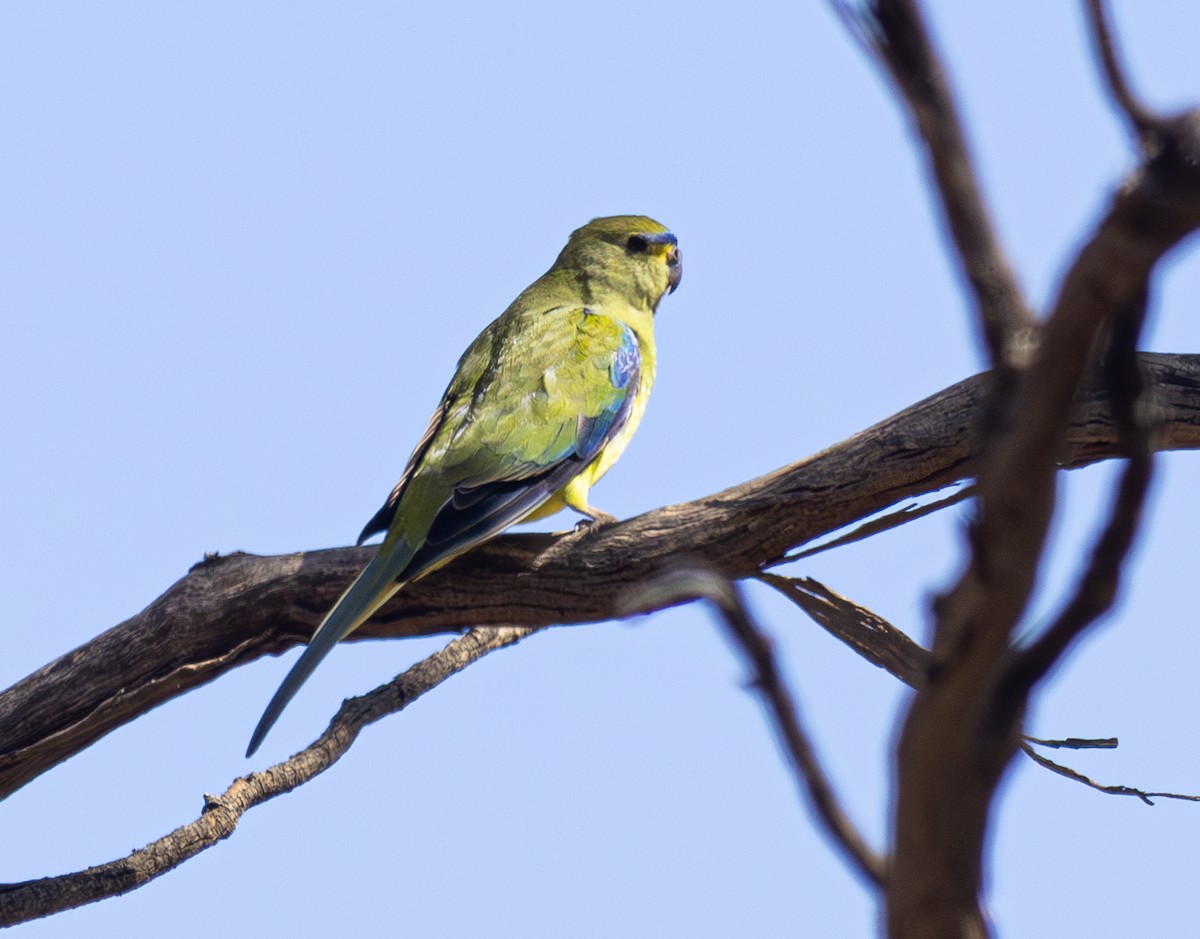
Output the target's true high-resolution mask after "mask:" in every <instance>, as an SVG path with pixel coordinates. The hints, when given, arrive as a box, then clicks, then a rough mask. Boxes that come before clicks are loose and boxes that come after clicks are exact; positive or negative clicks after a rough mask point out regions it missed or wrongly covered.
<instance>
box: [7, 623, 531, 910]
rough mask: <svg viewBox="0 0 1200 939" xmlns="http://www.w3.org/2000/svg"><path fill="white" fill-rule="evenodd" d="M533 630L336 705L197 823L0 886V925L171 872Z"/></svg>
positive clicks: (501, 631)
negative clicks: (309, 734)
mask: <svg viewBox="0 0 1200 939" xmlns="http://www.w3.org/2000/svg"><path fill="white" fill-rule="evenodd" d="M533 631H534V630H533V629H531V628H529V627H507V628H506V627H492V628H487V629H473V630H471V631H470V632H469V633H467V634H466V635H465V636H461V637H459V638H458V639H454V640H452V641H451V642H450V643H449V644H448V645H446V646H445V647H444V648H442V649H439V650H438V651H437V652H435V653H433V655H430V656H429V657H427V658H425V659H423V660H422V661H420V662H418V663H417V664H416V665H414V666H413V667H412V668H410V669H408V671H406V672H404V673H403V674H402V675H398V676H397V677H396V678H395V679H393V680H392V681H390V682H388V683H387V684H386V685H380V686H379V687H378V688H376V689H375V690H374V691H372V692H370V693H369V694H365V695H362V696H361V697H357V698H350V699H349V700H347V701H345V702H343V704H342V706H341V707H340V708H339V709H338V712H337V714H335V715H334V717H333V720H332V721H330V724H329V727H328V728H327V729H326V730H325V732H324V733H323V734H321V736H320V737H319V738H317V740H316V741H314V742H313V743H312V744H310V745H309V746H308V747H306V748H305V749H303V750H301V751H300V752H299V753H297V754H295V755H294V756H292V757H290V758H288V759H287V760H284V761H283V762H282V763H277V764H275V765H274V766H272V767H270V768H269V769H265V770H262V771H260V772H256V773H251V774H250V775H249V776H241V777H238V778H237V779H235V780H234V781H233V783H232V784H231V785H230V786H229V788H228V789H226V790H225V791H224V792H223V793H221V795H219V796H209V795H206V796H205V797H204V810H203V811H202V812H201V814H200V816H199V818H197V819H196V820H195V821H193V822H189V823H188V824H186V825H183V826H182V827H180V828H177V829H175V830H174V831H173V832H171V833H170V834H168V835H164V836H163V837H162V838H159V839H158V840H157V841H154V842H151V843H150V844H148V845H146V847H144V848H140V849H139V850H137V851H134V852H132V853H131V854H129V855H127V856H126V857H123V858H120V859H119V860H116V861H109V862H108V863H106V864H98V865H96V866H95V867H89V868H87V869H86V870H82V871H79V872H78V873H74V874H63V875H62V876H59V877H46V878H42V879H40V880H29V881H25V882H24V883H18V884H0V926H12V925H14V924H16V923H24V922H28V921H29V920H31V919H37V918H39V917H42V916H49V915H50V914H52V913H58V912H61V911H63V910H69V909H72V908H74V907H77V906H83V905H84V904H86V903H93V902H95V901H96V900H102V899H104V898H106V897H112V896H117V895H119V894H122V893H128V892H129V891H130V890H133V889H135V888H137V887H140V886H142V885H143V884H145V883H148V882H149V881H151V880H153V879H154V878H155V877H158V876H159V875H160V874H165V873H166V872H167V871H169V870H172V869H173V868H175V867H178V866H179V865H180V864H182V863H183V862H184V861H186V860H188V859H189V858H192V857H195V856H196V855H197V854H199V853H200V852H201V851H203V850H205V849H206V848H210V847H212V846H213V845H214V844H216V843H217V842H218V841H221V840H223V839H225V838H228V837H229V836H230V835H231V834H233V831H234V829H235V828H236V827H237V824H238V822H239V821H240V819H241V817H242V816H243V815H244V814H245V813H246V812H247V811H248V810H249V809H252V808H253V807H254V806H256V805H261V804H262V803H263V802H266V801H267V800H268V799H273V798H275V796H278V795H282V794H283V793H285V792H291V791H292V790H293V789H295V788H296V787H298V786H301V785H303V784H304V783H306V782H308V781H309V780H310V779H312V778H313V777H314V776H317V775H318V774H320V773H323V772H324V771H325V770H327V769H329V767H331V766H332V765H333V764H334V763H336V762H337V761H338V760H339V759H341V757H342V755H343V754H344V753H345V752H346V751H347V750H348V749H349V748H350V745H351V744H352V743H353V742H354V740H355V738H356V737H357V736H358V733H359V731H360V730H362V728H364V727H365V726H367V725H368V724H371V723H374V722H375V721H377V720H379V719H380V718H382V717H385V716H386V715H388V714H393V713H395V712H396V711H401V710H403V709H404V708H406V707H407V706H408V705H409V704H411V703H412V702H413V701H415V700H416V699H417V698H419V697H420V696H421V695H423V694H424V693H425V692H427V691H429V690H430V689H432V688H435V687H437V686H438V685H439V684H441V683H442V682H443V681H445V680H446V679H447V678H449V677H450V676H451V675H453V674H455V673H456V672H458V671H461V670H462V669H464V668H466V667H467V666H468V665H470V664H471V663H472V662H475V661H477V660H478V659H480V658H482V657H483V656H485V655H487V654H488V653H489V652H494V651H495V650H497V649H503V648H504V647H505V646H510V645H513V644H514V643H516V642H519V641H520V640H521V639H524V638H525V637H526V636H528V635H529V634H530V633H531V632H533Z"/></svg>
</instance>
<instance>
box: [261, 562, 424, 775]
mask: <svg viewBox="0 0 1200 939" xmlns="http://www.w3.org/2000/svg"><path fill="white" fill-rule="evenodd" d="M412 556H413V551H412V549H411V548H410V547H409V546H408V544H407V542H406V541H405V540H404V539H403V538H401V539H400V540H399V541H398V542H396V543H395V544H394V545H388V544H387V543H385V544H384V545H383V547H382V548H380V550H379V553H378V554H377V555H375V557H374V558H373V559H372V560H371V563H370V564H368V565H367V566H366V567H365V568H363V572H362V573H361V574H359V575H358V577H357V578H355V580H354V582H353V583H352V584H351V585H350V586H349V587H348V588H346V592H345V593H343V594H342V596H341V599H340V600H338V602H337V603H335V604H334V605H333V609H332V610H330V611H329V614H328V615H327V616H326V617H325V619H324V621H323V622H322V623H321V625H320V626H318V627H317V631H316V632H315V633H313V637H312V639H311V640H309V643H308V648H307V649H305V650H304V653H303V654H302V655H301V656H300V658H299V659H297V661H296V664H295V665H293V666H292V670H291V671H290V672H288V674H287V678H285V679H284V680H283V684H281V685H280V686H279V690H278V691H276V692H275V696H274V697H273V698H271V703H270V704H268V705H267V709H266V710H265V711H263V716H262V717H261V718H260V719H259V721H258V726H257V727H255V728H254V734H253V735H252V736H251V737H250V746H249V747H247V748H246V756H253V755H254V751H255V750H257V749H258V748H259V745H260V744H262V742H263V739H264V738H265V737H266V736H267V733H268V731H270V729H271V728H272V727H273V726H274V724H275V722H276V721H277V720H278V719H279V715H280V714H282V713H283V709H284V708H285V707H287V705H288V702H289V701H291V700H292V698H293V697H294V696H295V694H296V692H297V691H299V690H300V686H301V685H303V684H304V682H305V681H306V680H307V679H308V676H309V675H311V674H312V673H313V670H314V669H315V668H316V667H317V666H318V665H319V664H320V663H321V660H322V659H324V658H325V656H327V655H328V654H329V652H330V650H331V649H332V648H333V647H334V646H335V645H337V644H338V643H339V642H340V641H341V640H342V639H344V638H346V636H348V635H350V633H352V632H354V630H356V629H358V627H359V626H361V625H362V624H363V623H365V622H366V621H367V620H368V619H370V618H371V615H372V614H374V612H375V611H376V610H378V609H379V608H380V607H381V606H383V605H384V604H385V603H386V602H387V601H388V600H389V599H391V597H392V596H393V595H394V594H395V593H396V591H398V590H399V589H400V588H401V587H402V586H403V582H402V581H401V580H400V579H399V578H400V577H401V575H402V574H403V573H404V569H405V568H406V567H407V566H408V562H409V561H411V560H412Z"/></svg>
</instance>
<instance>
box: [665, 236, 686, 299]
mask: <svg viewBox="0 0 1200 939" xmlns="http://www.w3.org/2000/svg"><path fill="white" fill-rule="evenodd" d="M682 279H683V252H681V251H680V250H679V246H678V245H671V247H670V248H669V249H668V250H667V284H668V285H670V289H669V290H668V291H667V293H674V292H675V288H676V287H678V286H679V282H680V281H681V280H682Z"/></svg>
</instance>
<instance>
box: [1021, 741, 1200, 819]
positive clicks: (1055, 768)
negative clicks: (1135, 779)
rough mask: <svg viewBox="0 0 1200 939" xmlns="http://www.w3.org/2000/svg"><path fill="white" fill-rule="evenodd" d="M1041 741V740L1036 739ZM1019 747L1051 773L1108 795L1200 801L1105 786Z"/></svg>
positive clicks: (1199, 798)
mask: <svg viewBox="0 0 1200 939" xmlns="http://www.w3.org/2000/svg"><path fill="white" fill-rule="evenodd" d="M1037 742H1038V743H1041V741H1037ZM1021 749H1022V750H1023V751H1025V755H1026V756H1028V757H1029V758H1030V759H1031V760H1033V762H1035V763H1037V764H1038V765H1039V766H1043V767H1045V768H1046V769H1048V770H1050V772H1052V773H1058V775H1059V776H1065V777H1066V778H1067V779H1071V780H1074V781H1075V782H1077V783H1081V784H1082V785H1084V786H1087V787H1088V788H1090V789H1096V790H1098V791H1100V792H1103V793H1105V794H1106V795H1110V796H1134V797H1135V798H1138V799H1141V800H1142V801H1143V802H1144V803H1146V805H1153V804H1154V801H1153V800H1155V799H1179V800H1181V801H1183V802H1200V796H1190V795H1184V794H1181V793H1178V792H1145V791H1144V790H1142V789H1135V788H1134V787H1133V786H1107V785H1105V784H1104V783H1098V782H1096V780H1094V779H1092V778H1091V777H1090V776H1085V775H1084V774H1083V773H1081V772H1079V771H1078V770H1074V769H1071V767H1069V766H1063V765H1062V764H1061V763H1055V762H1054V761H1053V760H1051V759H1050V758H1049V757H1045V756H1042V755H1041V754H1040V753H1038V752H1037V751H1036V750H1035V749H1033V747H1031V746H1030V745H1029V744H1028V743H1023V744H1021Z"/></svg>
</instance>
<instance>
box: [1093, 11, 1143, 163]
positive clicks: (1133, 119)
mask: <svg viewBox="0 0 1200 939" xmlns="http://www.w3.org/2000/svg"><path fill="white" fill-rule="evenodd" d="M1087 22H1088V28H1089V31H1090V33H1091V36H1092V43H1093V44H1094V45H1095V47H1096V57H1097V58H1098V59H1099V60H1100V66H1101V70H1102V71H1103V73H1104V81H1105V86H1106V87H1107V88H1108V93H1109V94H1110V95H1112V98H1113V102H1114V103H1115V104H1116V105H1117V107H1118V108H1119V109H1120V111H1121V113H1122V114H1123V115H1124V116H1125V118H1126V120H1128V121H1129V126H1130V128H1131V129H1132V130H1133V132H1134V134H1135V135H1136V136H1137V137H1138V138H1139V139H1140V140H1141V141H1142V145H1143V148H1146V145H1147V142H1148V138H1150V137H1154V136H1157V129H1158V126H1159V123H1160V118H1159V117H1158V116H1157V115H1156V114H1154V112H1153V111H1151V110H1150V109H1149V108H1147V107H1146V105H1145V104H1143V103H1142V101H1141V100H1140V99H1139V98H1138V97H1137V95H1135V94H1134V93H1133V89H1132V88H1131V87H1130V85H1129V82H1128V80H1127V79H1126V78H1125V72H1124V70H1123V69H1122V68H1121V62H1120V60H1119V58H1118V57H1117V50H1116V44H1115V43H1114V41H1113V36H1112V29H1111V26H1110V24H1109V17H1108V13H1107V10H1106V8H1105V3H1104V0H1087Z"/></svg>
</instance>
